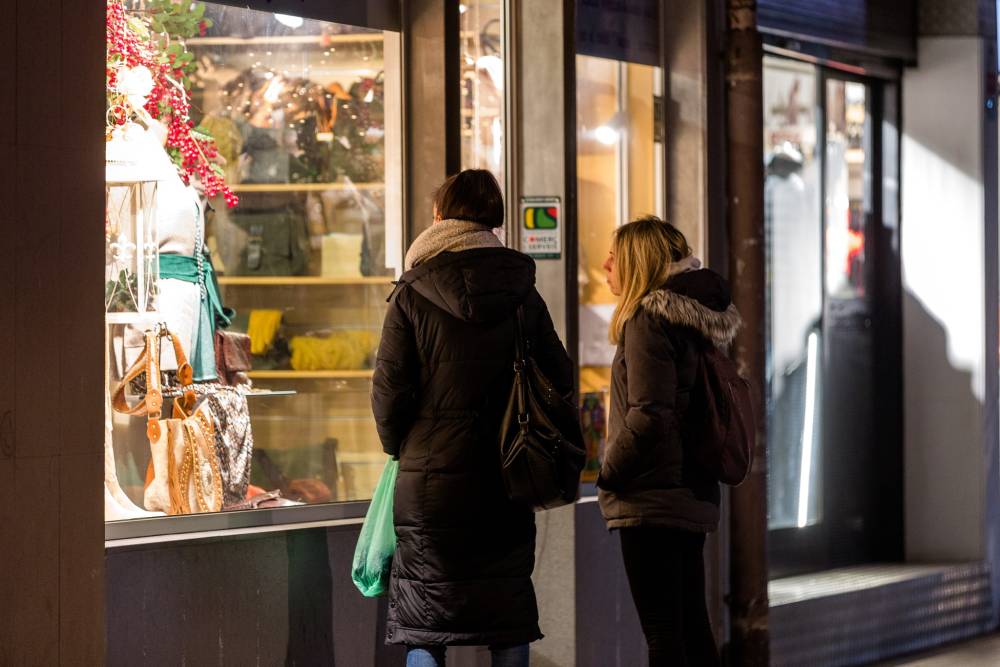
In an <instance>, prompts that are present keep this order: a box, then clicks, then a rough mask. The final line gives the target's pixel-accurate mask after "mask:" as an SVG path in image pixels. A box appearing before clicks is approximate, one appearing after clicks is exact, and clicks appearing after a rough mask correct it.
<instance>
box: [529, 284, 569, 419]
mask: <svg viewBox="0 0 1000 667" xmlns="http://www.w3.org/2000/svg"><path fill="white" fill-rule="evenodd" d="M532 300H536V301H537V304H538V307H539V316H538V321H537V324H536V328H535V336H534V338H535V340H534V349H533V350H532V357H533V358H534V359H535V362H536V363H537V364H538V367H539V368H540V369H541V371H542V372H543V373H545V377H547V378H548V379H549V380H550V381H551V382H552V384H553V386H554V387H555V388H556V391H558V392H559V393H560V395H562V396H564V397H566V398H567V399H569V400H571V401H572V402H573V404H574V405H575V404H576V401H575V400H573V398H574V397H573V389H574V386H575V382H574V368H573V360H572V359H570V358H569V354H568V353H567V352H566V348H565V347H564V346H563V344H562V341H561V340H559V334H558V333H556V328H555V325H554V324H553V323H552V316H551V315H549V309H548V307H547V306H546V305H545V301H544V300H543V299H542V297H541V295H540V294H538V292H537V291H535V293H534V294H533V295H532Z"/></svg>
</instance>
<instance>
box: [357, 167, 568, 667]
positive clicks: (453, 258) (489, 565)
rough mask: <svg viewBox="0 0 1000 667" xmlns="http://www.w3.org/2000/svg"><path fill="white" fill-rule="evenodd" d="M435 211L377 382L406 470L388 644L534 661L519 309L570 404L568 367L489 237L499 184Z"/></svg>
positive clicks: (391, 317) (425, 654)
mask: <svg viewBox="0 0 1000 667" xmlns="http://www.w3.org/2000/svg"><path fill="white" fill-rule="evenodd" d="M434 213H435V224H434V225H432V226H431V228H430V229H428V230H427V231H426V232H424V233H423V234H421V235H420V237H418V238H417V240H416V241H415V242H414V243H413V246H412V247H411V248H410V251H409V252H408V253H407V258H406V268H407V270H406V272H405V273H404V274H403V275H402V277H401V278H400V280H399V283H398V285H397V287H396V289H395V291H394V292H393V294H392V296H391V297H390V300H389V310H388V313H387V315H386V320H385V325H384V327H383V331H382V341H381V344H380V346H379V351H378V358H377V362H376V367H375V378H374V381H373V386H372V408H373V410H374V413H375V421H376V425H377V427H378V433H379V437H380V438H381V440H382V446H383V448H384V449H385V451H386V453H387V454H389V455H391V456H394V457H398V458H399V462H400V463H399V475H398V478H397V481H396V495H395V507H394V519H395V527H396V538H397V545H396V553H395V557H394V560H393V567H392V577H391V583H390V590H389V614H388V622H387V626H388V632H387V637H386V640H387V642H388V643H394V644H406V645H407V646H408V647H409V649H410V650H409V652H408V654H407V665H409V666H410V667H415V666H423V665H431V666H433V665H443V664H444V647H445V646H447V645H489V646H490V647H491V649H493V650H494V664H504V665H512V666H516V665H527V664H528V662H527V660H528V647H527V645H528V643H529V642H532V641H534V640H536V639H539V638H541V636H542V635H541V633H540V631H539V628H538V609H537V605H536V602H535V592H534V588H533V587H532V583H531V573H532V570H533V568H534V559H535V519H534V514H533V512H532V511H531V509H530V508H524V507H520V506H517V505H514V504H513V503H511V502H510V501H509V500H508V499H507V496H506V493H505V491H504V486H503V482H502V480H501V476H500V457H499V445H498V432H499V429H500V424H501V421H502V417H503V414H504V411H505V408H506V405H507V399H508V397H509V395H510V391H511V386H512V382H513V363H514V316H515V313H516V310H517V308H518V306H519V305H524V308H525V328H526V333H527V336H528V338H529V340H530V341H531V344H532V350H533V355H534V357H535V360H536V361H537V362H538V364H539V366H540V367H541V369H542V371H543V372H544V373H546V374H547V375H548V377H549V378H550V379H551V380H552V381H553V383H554V384H555V385H556V388H557V389H558V390H559V391H560V392H562V393H563V394H565V395H567V396H569V395H570V394H571V393H572V389H573V367H572V363H571V361H570V359H569V357H568V355H567V354H566V350H565V349H564V348H563V346H562V343H561V342H560V341H559V338H558V336H557V335H556V333H555V330H554V328H553V325H552V320H551V318H550V316H549V313H548V310H547V309H546V307H545V303H544V302H543V301H542V299H541V297H540V296H539V294H538V292H537V290H536V289H535V265H534V262H533V261H532V260H531V259H530V258H529V257H527V256H525V255H523V254H521V253H519V252H516V251H514V250H509V249H507V248H504V247H503V246H502V244H501V243H500V242H499V240H498V239H497V237H496V235H495V234H494V233H493V228H495V227H499V226H500V225H501V224H502V223H503V199H502V195H501V193H500V189H499V187H498V186H497V184H496V180H495V179H494V178H493V176H492V175H491V174H490V173H489V172H486V171H481V170H470V171H465V172H462V173H461V174H458V175H457V176H454V177H452V178H450V179H448V180H447V181H446V182H445V183H444V185H442V186H441V188H440V189H439V191H438V193H437V195H436V196H435V211H434Z"/></svg>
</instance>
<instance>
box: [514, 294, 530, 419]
mask: <svg viewBox="0 0 1000 667" xmlns="http://www.w3.org/2000/svg"><path fill="white" fill-rule="evenodd" d="M527 347H528V344H527V341H526V340H525V336H524V306H523V305H520V306H518V307H517V314H516V315H515V317H514V387H515V389H516V391H517V423H518V425H519V426H520V428H521V432H522V433H526V432H527V431H528V401H527V395H526V394H527V387H526V386H525V384H526V382H527V379H526V378H525V372H526V368H527V363H528V358H527V354H526V352H525V351H526V349H527Z"/></svg>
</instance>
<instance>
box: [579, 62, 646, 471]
mask: <svg viewBox="0 0 1000 667" xmlns="http://www.w3.org/2000/svg"><path fill="white" fill-rule="evenodd" d="M660 77H661V74H660V69H659V68H656V67H651V66H648V65H642V64H636V63H629V62H624V61H619V60H609V59H606V58H596V57H593V56H584V55H577V57H576V84H577V85H576V91H577V92H576V94H577V103H576V108H577V192H578V197H579V205H578V220H579V222H578V225H577V227H578V234H579V256H580V260H579V261H580V264H579V268H578V281H579V299H580V360H581V364H580V388H581V389H580V390H581V393H582V399H583V402H584V406H585V410H584V414H583V419H584V424H585V427H586V428H587V429H589V430H588V431H587V434H588V436H587V437H588V463H587V466H588V467H587V470H585V472H584V480H585V481H593V479H595V478H596V468H597V467H598V465H599V464H598V455H599V451H600V447H601V442H602V441H601V438H602V437H603V431H604V427H605V422H606V420H605V413H606V404H607V399H608V387H609V386H610V379H611V360H612V358H613V357H614V347H613V346H612V345H611V344H610V343H609V342H608V325H609V323H610V320H611V314H612V312H613V311H614V307H615V297H614V296H613V295H612V294H611V292H610V290H609V289H608V286H607V284H606V282H605V273H604V269H603V267H602V265H603V263H604V260H605V259H606V258H607V254H608V249H609V247H610V245H611V236H612V234H613V233H614V231H615V229H616V228H617V227H618V226H619V225H621V224H624V223H625V222H628V220H629V219H631V218H634V217H638V216H640V215H649V214H654V215H662V210H663V206H662V194H663V188H662V185H661V183H660V177H661V175H662V170H661V169H660V165H661V164H662V160H663V157H662V150H663V149H662V141H661V137H660V133H659V132H658V128H657V119H656V115H655V112H654V108H655V102H656V96H657V94H658V92H659V85H660ZM595 425H599V427H598V426H595Z"/></svg>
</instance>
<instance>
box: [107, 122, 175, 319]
mask: <svg viewBox="0 0 1000 667" xmlns="http://www.w3.org/2000/svg"><path fill="white" fill-rule="evenodd" d="M172 170H173V166H172V164H171V163H170V158H169V157H168V156H167V154H166V151H164V149H163V147H162V146H161V145H160V144H159V142H158V141H157V139H156V137H155V136H154V135H152V134H151V133H149V132H147V131H146V130H145V129H144V128H143V127H142V126H140V125H138V124H136V123H132V122H129V123H126V124H125V125H122V126H120V127H116V128H115V129H114V131H113V132H112V134H111V139H110V141H108V142H107V146H106V149H105V220H104V225H105V226H104V238H105V272H104V280H105V293H104V306H105V311H106V313H107V319H108V321H109V322H117V323H139V322H144V321H148V320H150V319H151V318H153V317H154V316H155V311H154V308H155V303H156V299H155V297H156V286H157V282H158V280H159V241H158V239H157V234H156V191H157V183H158V182H159V181H162V180H165V179H167V178H169V177H170V176H171V175H172Z"/></svg>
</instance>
